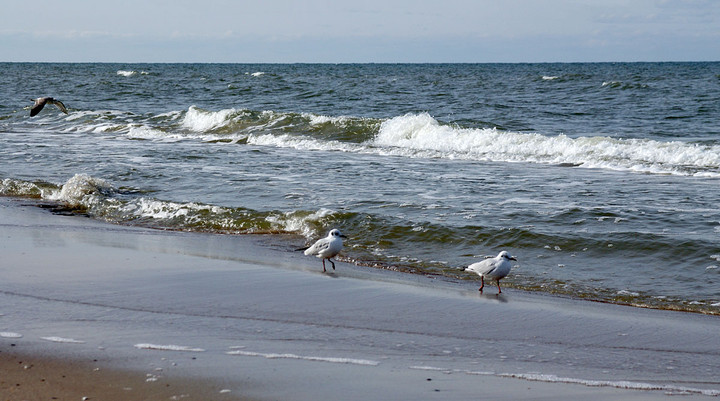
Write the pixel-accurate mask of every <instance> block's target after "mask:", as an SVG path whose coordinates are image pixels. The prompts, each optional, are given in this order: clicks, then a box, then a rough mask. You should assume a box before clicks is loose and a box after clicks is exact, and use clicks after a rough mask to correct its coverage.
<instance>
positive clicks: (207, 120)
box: [182, 106, 238, 132]
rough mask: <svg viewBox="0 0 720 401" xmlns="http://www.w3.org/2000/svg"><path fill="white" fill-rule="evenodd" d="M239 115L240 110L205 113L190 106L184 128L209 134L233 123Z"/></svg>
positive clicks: (183, 122)
mask: <svg viewBox="0 0 720 401" xmlns="http://www.w3.org/2000/svg"><path fill="white" fill-rule="evenodd" d="M237 114H238V110H236V109H224V110H220V111H205V110H201V109H198V108H197V107H195V106H190V108H189V109H188V111H187V113H185V118H184V119H183V121H182V126H183V127H184V128H187V129H189V130H192V131H195V132H207V131H210V130H214V129H218V128H220V127H223V126H225V125H227V124H229V123H231V122H232V120H233V116H235V115H237Z"/></svg>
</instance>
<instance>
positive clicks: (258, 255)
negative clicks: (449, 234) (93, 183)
mask: <svg viewBox="0 0 720 401" xmlns="http://www.w3.org/2000/svg"><path fill="white" fill-rule="evenodd" d="M27 203H29V202H28V201H27V200H12V199H0V255H2V258H1V259H0V368H2V377H1V378H0V382H1V383H2V384H0V390H1V391H2V397H0V400H5V399H8V400H23V399H30V400H34V399H39V400H44V399H53V398H52V397H57V399H62V400H65V399H67V400H80V399H82V397H89V399H105V400H117V401H123V400H135V399H142V400H168V399H190V400H214V399H218V400H230V399H268V400H293V401H301V400H313V401H314V400H318V399H330V400H368V399H373V400H382V399H387V400H418V399H437V400H468V399H488V400H516V399H536V400H542V399H548V400H549V399H552V400H577V399H584V400H585V401H590V400H654V399H658V398H659V397H660V398H662V397H665V396H666V394H667V395H683V396H684V397H683V399H694V398H702V399H708V398H709V397H708V396H717V395H720V382H719V381H718V377H717V372H719V371H720V336H718V333H719V332H720V320H719V318H718V317H716V316H704V315H696V314H689V313H678V312H669V311H655V310H645V309H637V308H632V307H626V306H619V305H606V304H597V303H592V302H586V301H581V300H573V299H567V298H556V297H551V296H543V295H538V294H527V293H523V292H520V291H516V290H512V289H507V290H505V291H503V295H501V296H497V295H495V294H492V293H486V294H485V295H482V296H481V295H479V294H478V293H477V287H476V284H475V283H473V282H457V281H446V280H443V279H441V278H438V277H424V276H412V275H403V274H395V273H392V272H386V271H378V270H373V269H369V268H363V267H357V266H351V265H348V264H344V263H338V264H337V266H338V270H337V271H336V272H335V273H334V274H321V273H320V271H321V270H322V267H321V264H320V262H319V261H318V260H317V259H314V258H309V257H305V256H303V255H302V254H300V253H292V252H287V250H286V249H285V248H284V247H287V245H282V244H278V243H277V238H276V237H267V238H265V237H250V238H248V237H242V236H227V235H205V234H188V233H173V232H162V231H157V230H150V229H141V228H132V227H122V226H115V225H110V224H106V223H102V222H98V221H94V220H91V219H88V218H84V217H68V216H58V215H53V214H51V213H49V212H48V211H47V210H42V209H40V208H37V207H35V206H32V205H26V204H27ZM26 367H27V368H26ZM43 380H44V381H43ZM128 388H131V389H132V390H127V389H128ZM223 390H229V391H223ZM221 391H223V392H221ZM186 396H187V397H186ZM173 397H175V398H173ZM241 397H246V398H241Z"/></svg>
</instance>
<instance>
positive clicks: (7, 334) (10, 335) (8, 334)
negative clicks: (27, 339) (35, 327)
mask: <svg viewBox="0 0 720 401" xmlns="http://www.w3.org/2000/svg"><path fill="white" fill-rule="evenodd" d="M0 337H2V338H22V334H20V333H13V332H11V331H0Z"/></svg>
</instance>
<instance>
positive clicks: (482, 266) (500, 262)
mask: <svg viewBox="0 0 720 401" xmlns="http://www.w3.org/2000/svg"><path fill="white" fill-rule="evenodd" d="M511 260H515V261H517V259H515V258H514V257H512V256H510V254H509V253H507V251H502V252H500V253H499V254H498V255H497V256H496V257H494V258H488V259H485V260H483V261H481V262H477V263H473V264H471V265H470V266H468V267H467V268H466V269H465V271H470V272H473V273H476V274H477V275H479V276H480V283H481V284H480V290H479V291H480V293H482V290H483V287H485V278H486V277H487V278H488V279H490V280H495V282H497V287H498V294H500V293H502V290H501V289H500V280H502V279H503V278H504V277H505V276H507V275H508V273H510V269H511V268H512V263H510V261H511Z"/></svg>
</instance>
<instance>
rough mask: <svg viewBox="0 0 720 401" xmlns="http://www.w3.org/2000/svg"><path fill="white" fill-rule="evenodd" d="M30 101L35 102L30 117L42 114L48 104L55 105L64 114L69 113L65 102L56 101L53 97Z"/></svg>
mask: <svg viewBox="0 0 720 401" xmlns="http://www.w3.org/2000/svg"><path fill="white" fill-rule="evenodd" d="M30 100H31V101H33V102H35V104H34V105H33V106H32V108H31V109H30V117H34V116H36V115H37V114H38V113H39V112H40V110H42V109H43V107H45V105H46V104H54V105H55V106H57V107H58V109H60V111H62V112H63V113H65V114H67V113H68V111H67V109H66V108H65V105H64V104H63V102H61V101H59V100H55V99H53V98H51V97H39V98H37V99H30Z"/></svg>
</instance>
